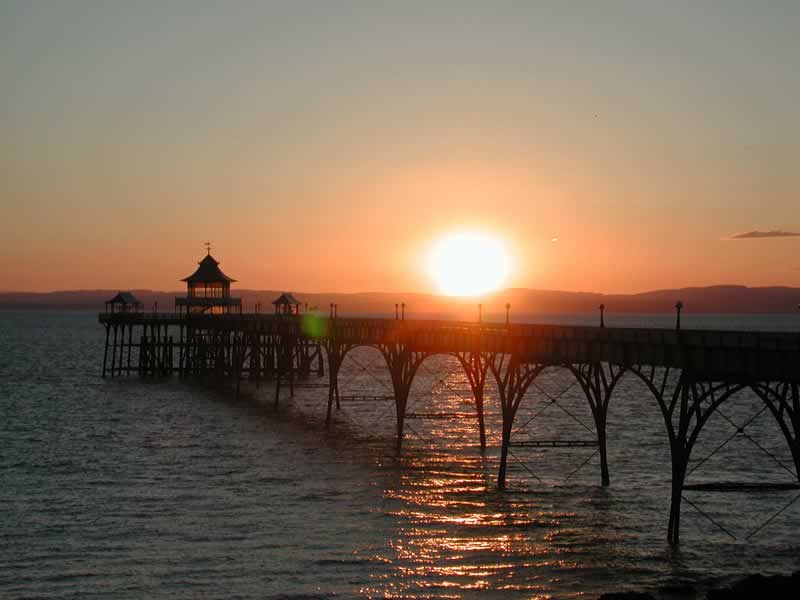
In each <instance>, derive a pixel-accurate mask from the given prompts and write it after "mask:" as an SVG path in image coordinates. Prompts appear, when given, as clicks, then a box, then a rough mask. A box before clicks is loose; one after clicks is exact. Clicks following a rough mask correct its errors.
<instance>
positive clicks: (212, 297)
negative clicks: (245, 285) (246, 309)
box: [175, 248, 242, 314]
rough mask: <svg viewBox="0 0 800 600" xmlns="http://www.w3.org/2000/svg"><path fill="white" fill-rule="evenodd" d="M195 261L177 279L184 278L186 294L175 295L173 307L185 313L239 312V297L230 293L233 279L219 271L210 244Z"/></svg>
mask: <svg viewBox="0 0 800 600" xmlns="http://www.w3.org/2000/svg"><path fill="white" fill-rule="evenodd" d="M197 264H198V267H197V270H196V271H195V272H194V273H192V274H191V275H189V276H188V277H184V278H183V279H182V280H181V281H185V282H186V287H187V289H186V297H185V298H182V297H177V298H175V310H176V311H177V312H186V313H190V312H192V313H207V314H229V313H237V314H240V313H241V312H242V299H241V298H234V297H232V296H231V283H234V282H235V281H236V280H235V279H233V278H231V277H228V276H227V275H225V273H223V272H222V269H220V268H219V261H217V260H215V259H214V257H213V256H211V248H209V249H208V254H206V256H204V257H203V260H201V261H200V262H198V263H197Z"/></svg>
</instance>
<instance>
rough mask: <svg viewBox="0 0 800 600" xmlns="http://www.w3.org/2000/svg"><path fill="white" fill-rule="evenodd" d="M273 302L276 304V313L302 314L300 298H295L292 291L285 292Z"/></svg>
mask: <svg viewBox="0 0 800 600" xmlns="http://www.w3.org/2000/svg"><path fill="white" fill-rule="evenodd" d="M272 304H274V305H275V314H277V315H299V314H300V300H298V299H297V298H295V297H294V294H292V293H291V292H283V293H282V294H281V295H280V296H278V297H277V298H275V300H273V301H272Z"/></svg>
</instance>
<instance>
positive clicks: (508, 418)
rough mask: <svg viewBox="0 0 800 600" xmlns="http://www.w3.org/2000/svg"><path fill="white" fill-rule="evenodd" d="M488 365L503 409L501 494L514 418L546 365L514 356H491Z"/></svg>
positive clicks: (499, 475)
mask: <svg viewBox="0 0 800 600" xmlns="http://www.w3.org/2000/svg"><path fill="white" fill-rule="evenodd" d="M488 364H489V370H490V371H491V373H492V376H493V377H494V379H495V382H496V383H497V392H498V395H499V397H500V408H501V410H502V414H503V434H502V446H501V450H500V470H499V472H498V475H497V487H498V488H499V489H501V490H502V489H504V488H505V486H506V470H507V466H508V449H509V445H510V444H511V431H512V429H513V427H514V417H515V416H516V414H517V409H519V405H520V403H521V402H522V398H523V397H524V396H525V392H527V391H528V388H529V387H530V385H531V384H532V383H533V382H534V380H535V379H536V378H537V377H538V376H539V374H541V372H542V371H543V370H544V369H545V367H546V366H547V365H543V364H540V363H527V362H523V361H522V360H521V359H520V357H518V356H516V355H514V354H492V355H490V356H489V357H488Z"/></svg>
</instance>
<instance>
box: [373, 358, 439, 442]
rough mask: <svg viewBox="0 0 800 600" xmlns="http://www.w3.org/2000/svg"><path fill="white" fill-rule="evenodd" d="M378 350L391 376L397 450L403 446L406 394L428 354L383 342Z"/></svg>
mask: <svg viewBox="0 0 800 600" xmlns="http://www.w3.org/2000/svg"><path fill="white" fill-rule="evenodd" d="M380 351H381V353H382V354H383V356H384V358H385V359H386V365H387V366H388V367H389V373H390V374H391V376H392V388H393V390H394V403H395V414H396V417H397V450H398V452H399V451H400V450H401V449H402V447H403V428H404V425H405V419H406V408H407V406H408V394H409V392H410V391H411V384H412V383H413V381H414V376H415V375H416V374H417V369H419V366H420V365H421V364H422V361H424V360H425V359H426V358H427V357H428V356H429V355H428V354H427V353H426V352H417V351H414V350H412V349H411V348H409V347H408V346H407V345H406V344H399V343H398V344H385V345H383V346H381V347H380Z"/></svg>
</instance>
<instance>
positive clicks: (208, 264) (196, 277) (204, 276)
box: [181, 253, 236, 283]
mask: <svg viewBox="0 0 800 600" xmlns="http://www.w3.org/2000/svg"><path fill="white" fill-rule="evenodd" d="M197 264H198V265H200V266H198V267H197V270H196V271H195V272H194V273H192V274H191V275H189V276H188V277H184V278H183V279H181V281H185V282H186V283H218V282H228V283H231V282H233V281H236V280H235V279H232V278H230V277H228V276H227V275H225V273H223V272H222V270H221V269H220V268H219V261H217V260H214V257H213V256H211V253H209V254H207V255H206V256H205V257H204V258H203V260H201V261H200V262H199V263H197Z"/></svg>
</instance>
